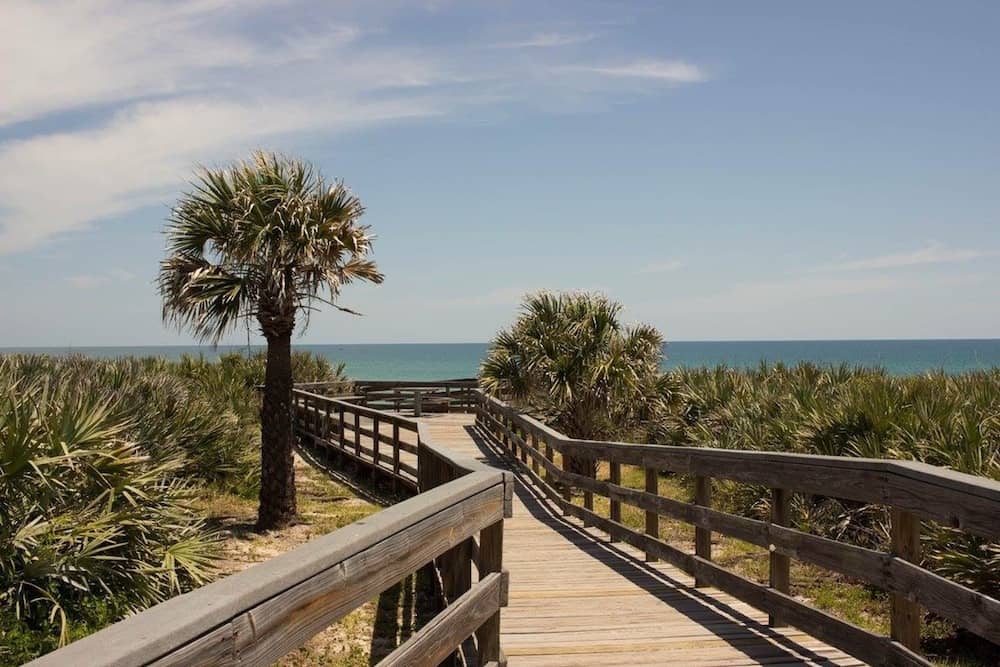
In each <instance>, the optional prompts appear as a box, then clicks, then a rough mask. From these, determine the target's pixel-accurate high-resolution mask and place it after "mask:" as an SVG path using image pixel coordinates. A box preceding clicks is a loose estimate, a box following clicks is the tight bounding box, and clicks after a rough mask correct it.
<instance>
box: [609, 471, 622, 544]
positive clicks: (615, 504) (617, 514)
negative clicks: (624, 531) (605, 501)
mask: <svg viewBox="0 0 1000 667" xmlns="http://www.w3.org/2000/svg"><path fill="white" fill-rule="evenodd" d="M610 466H611V476H610V477H611V478H610V480H609V481H610V482H611V483H612V484H621V483H622V464H620V463H616V462H614V461H612V462H611V464H610ZM610 502H611V512H610V517H611V520H612V521H614V522H615V523H621V522H622V502H621V501H620V500H611V501H610ZM611 541H612V542H617V541H618V538H617V537H615V536H614V535H612V536H611Z"/></svg>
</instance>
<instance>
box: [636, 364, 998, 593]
mask: <svg viewBox="0 0 1000 667" xmlns="http://www.w3.org/2000/svg"><path fill="white" fill-rule="evenodd" d="M667 376H668V377H670V378H671V383H672V385H673V387H674V390H673V398H674V400H673V402H672V404H671V405H669V406H668V409H667V410H665V411H664V412H663V413H662V414H661V416H660V418H659V419H658V420H657V421H656V422H655V423H654V424H653V425H652V427H651V428H650V429H649V432H650V436H651V438H652V439H653V440H654V441H656V442H661V443H664V444H674V445H689V446H700V447H719V448H727V449H751V450H767V451H783V452H799V453H805V454H826V455H831V456H859V457H870V458H896V459H910V460H916V461H923V462H925V463H929V464H932V465H938V466H944V467H947V468H951V469H954V470H958V471H961V472H965V473H969V474H973V475H981V476H984V477H990V478H992V479H1000V370H998V369H994V370H992V371H980V372H971V373H964V374H960V375H947V374H944V373H926V374H921V375H912V376H901V377H897V376H891V375H889V374H888V373H886V372H885V371H884V370H882V369H878V368H853V367H848V366H839V367H820V366H816V365H813V364H799V365H796V366H791V367H789V366H785V365H781V364H778V365H775V366H767V365H761V366H759V367H757V368H754V369H748V370H739V369H731V368H713V369H704V368H702V369H678V370H675V371H670V372H668V373H667ZM715 488H716V491H715V495H714V497H713V502H714V503H717V504H718V505H720V506H721V507H722V508H723V509H728V510H730V511H735V512H739V513H742V514H745V515H748V516H755V517H757V518H766V516H767V515H768V512H769V506H768V502H769V501H768V498H769V493H770V492H769V490H768V489H765V488H762V487H755V486H751V485H746V484H736V483H729V482H725V481H722V480H716V487H715ZM793 513H794V515H795V521H796V523H797V524H798V526H799V527H800V528H802V529H804V530H808V531H810V532H814V533H818V534H821V535H825V536H828V537H832V538H835V539H843V540H847V541H850V542H853V543H855V544H861V545H864V546H868V547H871V548H876V549H881V550H883V551H885V550H887V549H888V548H889V535H888V516H887V512H886V510H885V508H883V507H880V506H872V505H865V504H862V503H855V502H849V501H842V500H838V499H833V498H822V497H811V496H808V497H807V496H797V498H796V502H795V503H794V505H793ZM923 553H924V560H925V563H924V564H925V565H926V566H928V567H930V568H931V569H932V570H934V571H936V572H938V573H939V574H941V575H943V576H947V577H949V578H951V579H954V580H956V581H960V582H962V583H964V584H966V585H969V586H972V587H974V588H976V589H977V590H980V591H982V592H984V593H987V594H989V595H992V596H994V597H995V596H997V595H1000V544H997V543H991V542H989V541H986V540H983V539H980V538H977V537H974V536H970V535H966V534H964V533H962V532H960V531H955V530H951V529H949V528H947V527H943V526H939V525H937V524H933V523H925V526H924V538H923Z"/></svg>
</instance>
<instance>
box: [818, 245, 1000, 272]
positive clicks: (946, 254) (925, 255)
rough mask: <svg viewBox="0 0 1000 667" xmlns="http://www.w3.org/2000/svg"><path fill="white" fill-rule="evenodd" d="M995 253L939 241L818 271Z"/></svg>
mask: <svg viewBox="0 0 1000 667" xmlns="http://www.w3.org/2000/svg"><path fill="white" fill-rule="evenodd" d="M996 254H997V253H996V252H992V251H986V250H975V249H971V248H946V247H944V246H943V245H941V244H940V243H931V244H929V245H927V246H926V247H923V248H919V249H917V250H913V251H910V252H898V253H891V254H887V255H878V256H876V257H866V258H863V259H855V260H848V261H843V262H837V263H833V264H827V265H826V266H821V267H819V268H818V269H817V270H820V271H879V270H884V269H899V268H904V267H908V266H919V265H922V264H947V263H952V262H967V261H971V260H975V259H981V258H984V257H992V256H995V255H996Z"/></svg>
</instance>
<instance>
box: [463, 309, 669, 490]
mask: <svg viewBox="0 0 1000 667" xmlns="http://www.w3.org/2000/svg"><path fill="white" fill-rule="evenodd" d="M621 309H622V307H621V304H618V303H616V302H614V301H611V300H609V299H608V298H606V297H604V296H602V295H600V294H587V293H562V294H550V293H546V292H541V293H538V294H532V295H528V296H526V297H525V299H524V302H523V303H522V306H521V315H520V317H519V318H518V319H517V321H516V322H515V323H514V325H513V326H512V327H511V328H510V329H506V330H503V331H501V332H500V333H498V334H497V335H496V337H495V338H494V339H493V342H492V343H491V344H490V349H489V352H488V354H487V356H486V359H485V360H484V361H483V364H482V367H481V368H480V382H481V383H482V386H483V388H484V389H485V390H486V391H487V392H488V393H490V394H493V395H496V396H500V397H503V398H507V399H510V400H513V401H516V402H518V403H519V404H521V405H522V406H524V407H526V408H528V409H529V410H532V411H534V412H536V413H537V414H539V415H541V416H543V417H545V418H546V419H547V420H548V421H549V422H550V423H551V424H552V425H553V426H555V427H556V428H558V429H560V430H561V431H563V432H564V433H565V434H566V435H568V436H570V437H572V438H582V439H593V440H605V439H609V438H613V437H619V436H623V435H628V434H629V431H630V430H635V429H637V428H638V427H639V426H640V425H641V424H643V423H645V422H647V421H648V420H649V419H650V418H651V417H652V416H654V414H656V413H657V412H658V411H659V410H660V409H662V405H663V402H664V400H665V393H666V384H665V376H663V375H662V374H661V373H660V361H661V360H662V357H663V338H662V336H661V335H660V333H659V332H658V331H657V330H656V329H654V328H653V327H651V326H648V325H643V324H641V325H638V326H634V327H625V326H624V325H623V324H622V323H621V322H620V320H619V315H620V313H621ZM566 465H567V468H568V469H569V470H570V471H571V472H575V473H577V474H581V475H590V476H593V475H594V473H595V470H594V465H593V462H591V461H585V460H578V459H575V458H573V459H571V458H569V457H567V460H566Z"/></svg>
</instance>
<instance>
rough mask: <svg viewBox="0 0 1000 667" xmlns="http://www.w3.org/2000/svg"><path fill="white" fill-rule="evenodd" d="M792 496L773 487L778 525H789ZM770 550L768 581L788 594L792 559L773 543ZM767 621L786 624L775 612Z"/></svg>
mask: <svg viewBox="0 0 1000 667" xmlns="http://www.w3.org/2000/svg"><path fill="white" fill-rule="evenodd" d="M791 497H792V494H791V493H789V492H788V491H786V490H785V489H771V523H773V524H774V525H776V526H787V525H788V524H789V521H790V520H791V517H790V515H789V513H790V506H791ZM769 551H770V563H769V570H770V573H769V576H768V581H769V583H770V586H771V588H773V589H774V590H776V591H778V592H779V593H784V594H786V595H787V594H788V592H789V580H790V575H789V568H790V561H791V559H790V558H789V557H788V556H785V555H784V554H779V553H778V552H777V551H775V548H774V545H773V544H772V545H770V548H769ZM767 623H768V625H770V626H771V627H773V628H776V627H781V626H783V625H785V623H784V622H783V621H782V620H781V619H780V618H778V617H777V616H775V615H774V614H769V615H768V617H767Z"/></svg>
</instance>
